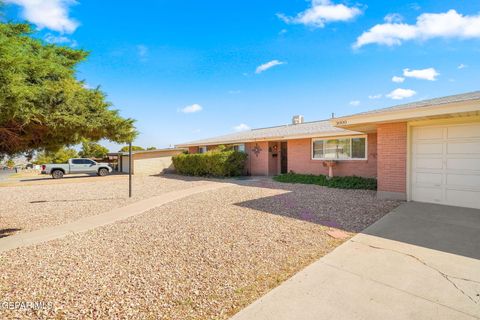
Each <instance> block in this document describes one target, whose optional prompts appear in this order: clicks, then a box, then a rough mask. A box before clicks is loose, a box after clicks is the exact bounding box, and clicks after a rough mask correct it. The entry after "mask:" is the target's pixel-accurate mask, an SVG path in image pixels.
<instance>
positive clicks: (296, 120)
mask: <svg viewBox="0 0 480 320" xmlns="http://www.w3.org/2000/svg"><path fill="white" fill-rule="evenodd" d="M300 123H303V116H301V115H297V116H293V118H292V124H300Z"/></svg>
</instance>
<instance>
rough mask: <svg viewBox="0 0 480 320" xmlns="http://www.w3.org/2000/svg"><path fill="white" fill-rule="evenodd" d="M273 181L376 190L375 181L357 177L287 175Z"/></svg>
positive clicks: (277, 177)
mask: <svg viewBox="0 0 480 320" xmlns="http://www.w3.org/2000/svg"><path fill="white" fill-rule="evenodd" d="M273 179H274V180H275V181H278V182H286V183H303V184H316V185H319V186H325V187H330V188H338V189H366V190H377V179H375V178H362V177H357V176H351V177H333V178H332V179H327V177H326V176H324V175H319V176H316V175H310V174H296V173H287V174H282V175H279V176H276V177H274V178H273Z"/></svg>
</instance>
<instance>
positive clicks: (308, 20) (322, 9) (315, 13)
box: [277, 0, 362, 28]
mask: <svg viewBox="0 0 480 320" xmlns="http://www.w3.org/2000/svg"><path fill="white" fill-rule="evenodd" d="M361 13H362V10H360V9H359V8H356V7H347V6H346V5H344V4H334V3H332V2H331V1H330V0H312V1H311V7H310V8H308V9H307V10H305V11H303V12H300V13H299V14H297V15H296V16H295V17H288V16H286V15H284V14H283V13H279V14H277V16H278V17H279V18H280V19H282V20H283V21H284V22H285V23H295V24H304V25H307V26H312V27H315V28H323V27H324V26H325V24H326V23H328V22H335V21H349V20H352V19H354V18H355V17H356V16H358V15H359V14H361Z"/></svg>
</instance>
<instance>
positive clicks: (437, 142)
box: [411, 123, 480, 208]
mask: <svg viewBox="0 0 480 320" xmlns="http://www.w3.org/2000/svg"><path fill="white" fill-rule="evenodd" d="M411 164H412V168H411V170H412V172H411V198H412V200H414V201H422V202H433V203H440V204H447V205H452V206H462V207H471V208H480V123H474V124H463V125H447V126H428V127H414V128H413V131H412V162H411Z"/></svg>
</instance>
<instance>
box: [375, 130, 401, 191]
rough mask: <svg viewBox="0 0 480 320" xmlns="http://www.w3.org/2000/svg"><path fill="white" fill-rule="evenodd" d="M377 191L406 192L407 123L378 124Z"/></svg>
mask: <svg viewBox="0 0 480 320" xmlns="http://www.w3.org/2000/svg"><path fill="white" fill-rule="evenodd" d="M377 149H378V164H377V176H378V191H381V192H382V191H383V192H396V193H403V194H405V193H406V187H407V123H405V122H401V123H388V124H380V125H379V126H378V127H377Z"/></svg>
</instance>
